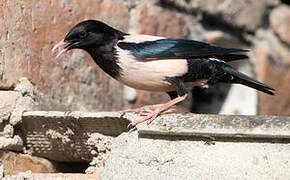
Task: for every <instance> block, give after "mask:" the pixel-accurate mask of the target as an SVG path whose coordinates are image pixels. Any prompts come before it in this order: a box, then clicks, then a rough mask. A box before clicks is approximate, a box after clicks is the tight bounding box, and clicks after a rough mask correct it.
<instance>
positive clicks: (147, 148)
mask: <svg viewBox="0 0 290 180" xmlns="http://www.w3.org/2000/svg"><path fill="white" fill-rule="evenodd" d="M289 158H290V145H289V144H278V143H253V142H222V141H217V142H214V143H208V142H206V141H202V140H201V141H193V140H188V139H183V140H182V139H179V140H178V141H176V140H173V139H171V140H166V139H158V138H154V139H151V138H140V137H138V132H133V133H123V134H122V135H120V136H119V137H118V138H117V139H116V140H115V143H114V144H113V146H112V152H111V154H110V157H109V159H108V160H107V161H106V166H105V169H104V171H103V174H102V175H101V177H102V179H148V180H149V179H200V178H201V177H203V178H205V179H225V177H227V178H228V179H239V178H245V179H255V178H257V179H275V178H278V179H283V178H287V177H289V176H290V172H289V167H290V162H289V161H288V160H289Z"/></svg>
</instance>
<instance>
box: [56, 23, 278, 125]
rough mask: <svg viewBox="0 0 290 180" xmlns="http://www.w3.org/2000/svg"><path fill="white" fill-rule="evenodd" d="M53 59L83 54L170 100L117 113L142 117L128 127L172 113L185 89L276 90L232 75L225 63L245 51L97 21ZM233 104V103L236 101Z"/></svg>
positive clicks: (79, 27) (70, 37)
mask: <svg viewBox="0 0 290 180" xmlns="http://www.w3.org/2000/svg"><path fill="white" fill-rule="evenodd" d="M60 47H63V49H62V50H61V51H60V52H59V53H58V54H57V56H56V58H58V57H59V56H60V55H62V54H63V53H65V52H67V51H69V50H72V49H82V50H84V51H86V52H87V53H89V54H90V56H91V57H92V59H93V60H94V61H95V63H96V64H97V65H98V66H99V67H100V68H101V69H102V70H103V71H104V72H105V73H107V74H108V75H110V76H111V77H112V78H114V79H116V80H117V81H119V82H121V83H123V84H125V85H127V86H129V87H132V88H135V89H140V90H145V91H153V92H154V91H157V92H166V93H167V94H168V95H169V97H170V99H171V100H170V101H169V102H166V103H161V104H155V105H146V106H143V107H139V108H135V109H127V110H123V111H121V113H122V114H124V113H127V112H135V113H137V114H139V115H141V116H142V118H140V119H138V120H135V121H133V122H131V123H130V125H132V126H136V125H137V124H139V123H142V122H145V121H146V122H147V124H148V125H149V124H150V123H151V122H152V121H153V120H154V119H156V118H157V117H158V116H159V115H161V114H165V113H170V112H173V110H174V107H175V105H177V104H178V103H180V102H182V101H184V100H185V99H186V98H187V97H188V90H187V89H188V88H190V87H195V86H200V87H206V86H208V85H214V84H217V83H230V84H242V85H245V86H248V87H250V88H254V89H256V90H258V91H262V92H264V93H266V94H269V95H274V91H275V89H274V88H272V87H270V86H268V85H266V84H264V83H262V82H259V81H257V80H255V79H253V78H251V77H249V76H247V75H246V74H243V73H241V72H238V71H237V70H235V69H234V68H233V67H232V66H231V65H230V64H229V63H228V62H231V61H236V60H241V59H246V58H248V56H247V55H246V54H245V53H246V52H248V51H249V50H245V49H237V48H225V47H219V46H215V45H212V44H208V43H205V42H201V41H196V40H188V39H177V38H167V37H161V36H152V35H145V34H129V33H125V32H122V31H120V30H117V29H116V28H114V27H111V26H109V25H107V24H105V23H103V22H101V21H98V20H93V19H89V20H84V21H82V22H80V23H78V24H76V25H75V26H74V27H72V28H71V30H70V31H69V32H68V33H67V34H66V36H65V37H64V39H62V40H61V41H59V42H58V43H57V44H56V45H55V46H54V47H53V49H52V51H55V50H56V49H58V48H60ZM237 103H238V102H237Z"/></svg>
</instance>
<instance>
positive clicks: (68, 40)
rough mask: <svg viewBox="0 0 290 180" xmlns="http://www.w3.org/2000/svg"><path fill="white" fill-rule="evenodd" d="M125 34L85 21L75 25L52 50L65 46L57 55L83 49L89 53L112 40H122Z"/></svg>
mask: <svg viewBox="0 0 290 180" xmlns="http://www.w3.org/2000/svg"><path fill="white" fill-rule="evenodd" d="M124 35H126V34H125V33H123V32H121V31H118V30H116V29H114V28H112V27H110V26H108V25H106V24H104V23H102V22H100V21H97V20H86V21H82V22H80V23H79V24H77V25H75V26H74V27H73V28H72V29H71V30H70V31H69V32H68V33H67V35H66V36H65V38H64V39H63V40H61V41H60V42H59V43H57V44H56V45H55V46H54V48H53V50H55V49H56V48H58V47H60V46H63V45H65V48H64V49H63V50H62V51H61V52H60V53H59V54H58V55H57V57H58V56H60V55H61V54H63V53H64V52H66V51H68V50H71V49H77V48H78V49H84V50H87V51H89V49H92V48H95V49H96V48H98V47H100V46H102V45H105V44H106V43H108V41H112V40H114V39H117V40H118V39H122V38H123V36H124Z"/></svg>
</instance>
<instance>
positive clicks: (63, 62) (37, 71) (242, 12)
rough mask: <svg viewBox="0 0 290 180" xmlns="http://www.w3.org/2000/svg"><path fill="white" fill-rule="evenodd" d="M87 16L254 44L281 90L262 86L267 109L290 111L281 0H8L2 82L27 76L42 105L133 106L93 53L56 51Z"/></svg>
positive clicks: (128, 27) (0, 30) (263, 110)
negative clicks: (53, 50)
mask: <svg viewBox="0 0 290 180" xmlns="http://www.w3.org/2000/svg"><path fill="white" fill-rule="evenodd" d="M84 19H99V20H102V21H104V22H106V23H108V24H110V25H112V26H114V27H116V28H119V29H121V30H123V31H129V32H132V33H144V34H153V35H160V36H168V37H177V38H189V39H196V40H204V41H207V42H210V43H216V44H219V45H224V46H235V47H244V48H247V49H251V50H252V53H251V54H250V55H251V58H250V63H251V65H252V66H253V67H254V70H255V73H256V75H257V78H258V79H259V80H261V81H264V82H266V83H268V84H269V85H271V86H273V87H274V88H275V89H277V91H276V96H275V97H270V96H268V95H264V94H262V93H259V113H260V114H280V115H289V114H290V97H289V95H288V94H289V92H290V85H289V82H290V71H289V70H290V69H289V68H290V65H289V64H290V59H289V57H290V55H289V52H290V51H289V48H290V36H289V30H290V24H289V22H290V8H289V5H287V4H283V3H281V2H280V1H279V0H259V1H246V0H241V1H233V0H226V1H219V0H214V1H213V0H180V1H173V0H151V1H141V0H126V1H121V0H103V1H102V0H83V1H65V0H51V1H32V0H19V1H16V0H15V1H13V0H12V1H7V0H2V1H1V2H0V80H1V81H0V88H1V89H12V88H13V87H14V85H15V84H16V83H17V81H18V79H20V78H21V77H23V76H25V77H28V78H29V79H30V80H31V82H32V83H33V84H34V85H35V86H36V88H37V90H38V91H39V92H40V95H41V97H42V98H41V105H40V106H39V108H40V109H57V110H83V111H98V110H119V109H122V108H123V107H124V106H128V102H127V100H126V99H124V98H123V93H124V92H123V86H122V85H120V84H119V83H118V82H116V81H115V80H111V79H110V78H109V77H108V76H107V75H105V74H104V73H103V72H102V71H101V70H100V69H99V68H98V67H97V65H95V64H94V63H93V61H92V60H91V59H90V57H89V56H88V55H87V54H86V53H84V52H83V51H78V50H75V51H72V52H70V53H68V54H67V55H64V56H62V57H61V58H60V59H58V60H56V59H55V54H52V53H51V48H52V47H53V45H54V44H55V43H56V42H57V41H58V40H60V39H61V38H63V36H64V35H65V33H66V32H67V31H68V30H69V29H70V28H71V27H72V26H73V25H74V24H76V23H77V22H79V21H81V20H84ZM116 89H117V90H118V91H116ZM137 94H138V97H137V103H139V104H142V103H150V102H156V101H160V99H162V100H164V99H165V98H167V97H166V95H164V94H162V96H161V97H160V96H159V93H157V95H156V94H153V95H152V94H151V95H152V96H153V97H155V96H157V97H158V98H151V100H146V98H143V97H144V92H141V93H140V92H138V93H137ZM140 94H141V95H140ZM147 95H148V94H147ZM151 95H150V94H149V96H151ZM149 99H150V98H149ZM152 99H153V100H152Z"/></svg>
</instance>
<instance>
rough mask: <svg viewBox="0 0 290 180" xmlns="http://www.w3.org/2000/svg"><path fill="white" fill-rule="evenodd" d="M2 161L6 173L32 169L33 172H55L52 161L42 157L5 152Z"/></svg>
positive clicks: (11, 173)
mask: <svg viewBox="0 0 290 180" xmlns="http://www.w3.org/2000/svg"><path fill="white" fill-rule="evenodd" d="M1 161H2V164H3V169H4V174H5V175H13V174H18V173H20V172H25V171H31V172H32V173H52V172H55V168H54V166H53V164H52V163H51V162H50V161H48V160H46V159H44V158H40V157H33V156H30V155H25V154H18V153H13V152H5V153H4V154H3V155H2V158H1Z"/></svg>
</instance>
